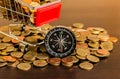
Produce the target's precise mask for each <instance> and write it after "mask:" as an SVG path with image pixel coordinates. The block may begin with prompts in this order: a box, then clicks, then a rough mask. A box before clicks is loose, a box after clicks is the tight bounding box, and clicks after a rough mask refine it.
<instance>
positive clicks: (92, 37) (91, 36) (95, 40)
mask: <svg viewBox="0 0 120 79" xmlns="http://www.w3.org/2000/svg"><path fill="white" fill-rule="evenodd" d="M88 39H89V40H91V41H94V42H97V41H99V38H98V37H97V35H88Z"/></svg>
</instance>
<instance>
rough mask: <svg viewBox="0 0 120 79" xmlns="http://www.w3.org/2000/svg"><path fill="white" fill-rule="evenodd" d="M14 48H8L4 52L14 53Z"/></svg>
mask: <svg viewBox="0 0 120 79" xmlns="http://www.w3.org/2000/svg"><path fill="white" fill-rule="evenodd" d="M14 49H15V48H14V46H8V47H7V48H6V49H5V51H6V52H12V51H14Z"/></svg>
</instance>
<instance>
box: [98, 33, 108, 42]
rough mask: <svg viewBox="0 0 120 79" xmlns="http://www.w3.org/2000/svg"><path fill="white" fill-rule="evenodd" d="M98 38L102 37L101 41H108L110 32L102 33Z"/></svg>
mask: <svg viewBox="0 0 120 79" xmlns="http://www.w3.org/2000/svg"><path fill="white" fill-rule="evenodd" d="M98 38H99V39H100V41H108V40H109V38H110V36H109V35H108V34H100V35H98Z"/></svg>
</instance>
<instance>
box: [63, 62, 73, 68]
mask: <svg viewBox="0 0 120 79" xmlns="http://www.w3.org/2000/svg"><path fill="white" fill-rule="evenodd" d="M62 65H63V66H65V67H72V66H73V63H69V64H68V63H63V62H62Z"/></svg>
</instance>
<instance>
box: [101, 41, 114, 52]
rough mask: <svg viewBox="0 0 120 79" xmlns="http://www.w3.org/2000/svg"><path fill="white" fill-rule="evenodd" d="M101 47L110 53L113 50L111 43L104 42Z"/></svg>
mask: <svg viewBox="0 0 120 79" xmlns="http://www.w3.org/2000/svg"><path fill="white" fill-rule="evenodd" d="M100 46H101V48H102V49H106V50H108V51H111V50H112V49H113V43H112V42H110V41H106V42H102V43H101V45H100Z"/></svg>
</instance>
